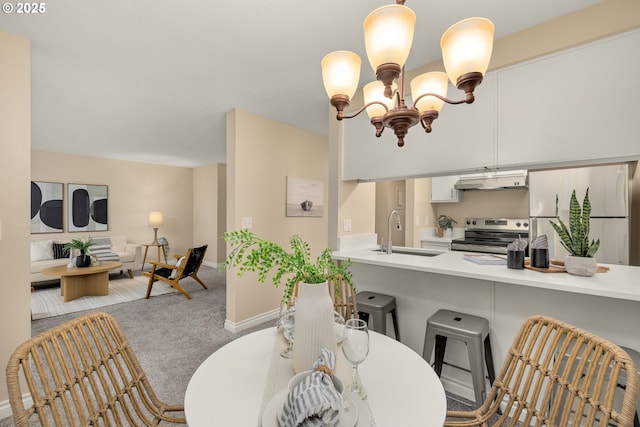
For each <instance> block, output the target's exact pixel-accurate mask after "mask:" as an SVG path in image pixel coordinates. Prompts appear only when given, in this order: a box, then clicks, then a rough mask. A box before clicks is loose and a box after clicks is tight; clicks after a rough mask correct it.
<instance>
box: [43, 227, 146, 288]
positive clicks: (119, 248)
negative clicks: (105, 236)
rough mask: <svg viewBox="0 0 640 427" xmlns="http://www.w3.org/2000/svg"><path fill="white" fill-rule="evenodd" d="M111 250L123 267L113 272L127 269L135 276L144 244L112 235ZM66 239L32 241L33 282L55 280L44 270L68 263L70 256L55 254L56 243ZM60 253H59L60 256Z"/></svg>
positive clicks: (61, 242)
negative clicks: (129, 241) (56, 255)
mask: <svg viewBox="0 0 640 427" xmlns="http://www.w3.org/2000/svg"><path fill="white" fill-rule="evenodd" d="M110 239H111V252H113V253H116V254H117V255H118V258H119V261H120V262H121V263H122V267H120V268H117V269H115V270H113V272H117V271H120V272H121V273H122V272H124V270H127V272H128V273H129V277H133V270H134V269H138V268H140V264H141V262H142V246H140V245H138V244H134V243H127V238H126V237H123V236H110ZM67 242H68V241H66V240H34V241H32V242H31V283H37V282H43V281H51V280H55V277H53V276H45V275H44V274H42V270H44V269H45V268H48V267H55V266H57V265H67V264H68V263H69V258H68V257H64V258H56V257H55V255H54V248H53V247H54V243H56V244H58V245H59V244H64V243H67ZM59 255H60V254H58V256H59Z"/></svg>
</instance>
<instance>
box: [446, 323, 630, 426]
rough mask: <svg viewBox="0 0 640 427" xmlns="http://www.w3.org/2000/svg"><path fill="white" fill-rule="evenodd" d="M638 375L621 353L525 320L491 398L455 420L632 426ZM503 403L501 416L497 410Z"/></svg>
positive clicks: (572, 331) (560, 326) (579, 334)
mask: <svg viewBox="0 0 640 427" xmlns="http://www.w3.org/2000/svg"><path fill="white" fill-rule="evenodd" d="M637 388H638V375H637V371H636V367H635V365H634V363H633V361H632V360H631V358H630V357H629V356H628V355H627V353H626V352H624V351H623V350H622V349H621V348H620V347H618V346H616V345H615V344H612V343H610V342H608V341H606V340H604V339H602V338H599V337H597V336H595V335H593V334H591V333H589V332H587V331H584V330H582V329H579V328H576V327H574V326H571V325H569V324H567V323H564V322H561V321H559V320H556V319H552V318H550V317H546V316H533V317H530V318H529V319H527V320H526V321H525V322H524V324H523V325H522V327H521V329H520V331H519V333H518V335H517V336H516V338H515V340H514V342H513V344H512V346H511V348H510V349H509V353H508V355H507V357H506V360H505V362H504V364H503V367H502V370H501V372H500V373H499V375H498V377H497V378H496V380H495V382H494V384H493V387H492V389H491V393H490V395H489V396H488V398H487V400H486V401H485V403H484V404H483V405H482V407H480V408H479V410H478V411H477V412H475V411H472V412H454V411H450V412H449V413H448V417H449V419H448V421H447V422H446V423H445V425H447V426H459V425H476V423H471V424H459V423H456V422H455V421H454V418H476V421H483V422H485V421H487V420H489V419H490V420H491V422H490V423H488V424H485V425H516V424H515V423H516V421H519V422H520V423H521V424H518V425H524V426H529V425H535V426H563V427H564V426H607V425H619V426H625V427H631V426H633V419H634V413H635V406H636V397H637V392H638V391H637ZM500 403H502V404H503V407H502V413H500V411H499V410H498V405H499V404H500Z"/></svg>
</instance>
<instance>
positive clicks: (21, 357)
mask: <svg viewBox="0 0 640 427" xmlns="http://www.w3.org/2000/svg"><path fill="white" fill-rule="evenodd" d="M21 379H24V380H26V381H25V382H26V385H27V388H28V390H22V389H21V386H20V384H21ZM7 386H8V391H9V401H10V403H11V409H12V411H13V419H14V422H15V425H16V426H17V427H27V426H29V425H30V421H35V419H34V418H37V419H38V420H39V425H42V426H56V427H69V426H136V427H137V426H157V425H160V422H161V421H166V422H168V423H175V424H186V421H185V418H184V416H183V415H184V414H183V413H182V412H183V411H184V407H183V406H182V405H167V404H165V403H163V402H161V401H160V400H159V399H158V398H157V396H156V394H155V392H154V391H153V389H152V388H151V384H149V380H148V378H147V376H146V375H145V373H144V371H143V370H142V367H141V366H140V363H139V362H138V359H137V358H136V355H135V354H134V352H133V349H132V348H131V345H130V344H129V342H128V341H127V338H126V337H125V335H124V332H123V331H122V329H121V327H120V325H118V323H117V322H116V320H115V319H114V318H113V317H111V316H110V315H109V314H106V313H101V312H94V313H90V314H87V315H84V316H81V317H78V318H76V319H73V320H70V321H68V322H66V323H63V324H61V325H59V326H57V327H55V328H52V329H50V330H48V331H46V332H43V333H41V334H40V335H37V336H35V337H33V338H31V339H29V340H28V341H26V342H25V343H23V344H21V345H20V346H19V347H18V348H17V349H16V350H15V351H14V353H13V354H12V355H11V358H10V359H9V363H8V365H7ZM25 393H27V394H30V395H31V396H30V397H31V402H30V403H29V404H30V405H31V406H29V407H25V402H24V401H23V395H24V394H25ZM163 424H165V423H163Z"/></svg>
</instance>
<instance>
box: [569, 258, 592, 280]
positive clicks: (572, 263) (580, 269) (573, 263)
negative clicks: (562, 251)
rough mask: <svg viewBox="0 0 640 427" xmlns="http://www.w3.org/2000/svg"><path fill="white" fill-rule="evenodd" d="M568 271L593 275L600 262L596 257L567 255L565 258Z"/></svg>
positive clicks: (579, 274) (575, 273)
mask: <svg viewBox="0 0 640 427" xmlns="http://www.w3.org/2000/svg"><path fill="white" fill-rule="evenodd" d="M564 266H565V268H566V269H567V273H569V274H573V275H575V276H593V275H594V274H596V269H597V268H598V262H597V261H596V259H595V258H587V257H579V256H573V255H567V257H566V258H565V260H564Z"/></svg>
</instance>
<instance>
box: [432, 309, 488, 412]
mask: <svg viewBox="0 0 640 427" xmlns="http://www.w3.org/2000/svg"><path fill="white" fill-rule="evenodd" d="M447 338H451V339H455V340H459V341H462V342H464V343H465V344H466V345H467V351H468V352H469V365H470V367H471V379H472V381H473V391H474V395H475V398H476V404H477V405H478V407H479V406H481V405H482V403H484V400H485V399H486V397H487V389H486V384H485V371H484V366H483V365H484V364H483V363H482V362H483V359H484V362H485V364H486V366H487V374H488V376H489V381H490V382H491V384H493V381H494V380H495V378H496V374H495V370H494V368H493V354H492V352H491V340H490V339H489V321H488V320H487V319H484V318H482V317H478V316H472V315H470V314H464V313H458V312H455V311H451V310H438V311H437V312H436V313H435V314H434V315H433V316H431V317H429V318H428V319H427V331H426V334H425V339H424V348H423V350H422V357H423V358H424V359H425V360H426V361H427V363H431V353H432V352H433V350H434V345H435V356H434V358H435V360H434V364H433V366H434V370H435V371H436V374H438V376H440V375H441V374H442V364H443V362H444V351H445V348H446V346H447Z"/></svg>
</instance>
